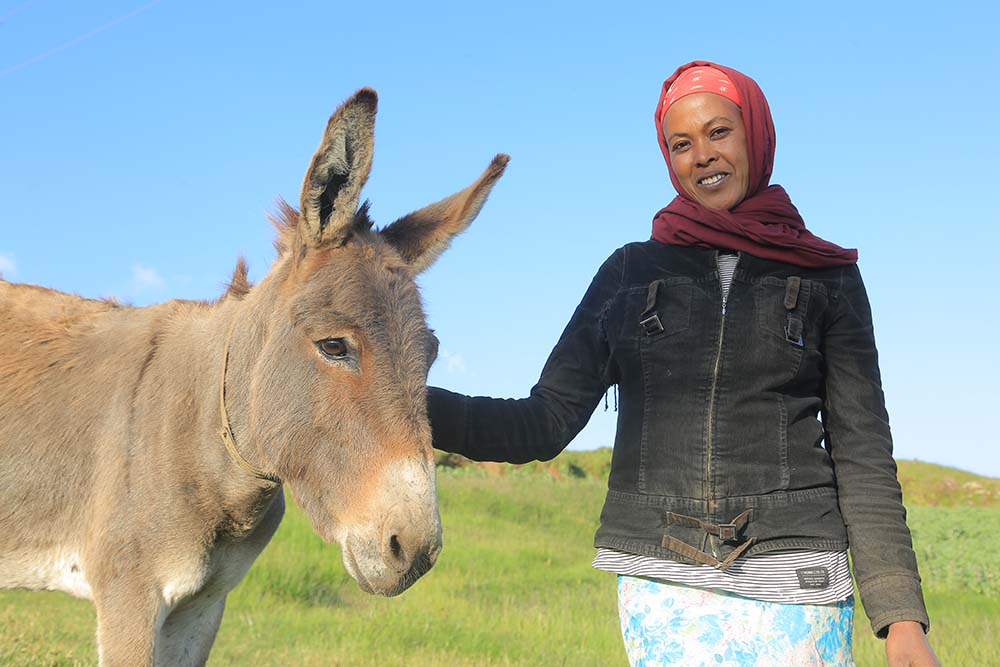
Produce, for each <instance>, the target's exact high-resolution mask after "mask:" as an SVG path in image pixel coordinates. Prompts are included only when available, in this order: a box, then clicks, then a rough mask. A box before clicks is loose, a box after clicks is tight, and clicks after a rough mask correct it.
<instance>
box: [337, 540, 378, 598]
mask: <svg viewBox="0 0 1000 667" xmlns="http://www.w3.org/2000/svg"><path fill="white" fill-rule="evenodd" d="M343 550H344V567H345V568H347V574H349V575H351V577H352V578H353V579H354V581H356V582H358V588H360V589H361V590H363V591H364V592H365V593H368V594H369V595H375V592H376V591H375V589H374V588H372V585H371V584H369V583H368V580H367V579H365V575H363V574H362V573H361V568H360V567H358V560H357V559H356V558H355V557H354V552H353V551H351V547H349V546H346V545H345V546H344V548H343Z"/></svg>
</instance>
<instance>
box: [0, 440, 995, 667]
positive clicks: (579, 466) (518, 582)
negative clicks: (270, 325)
mask: <svg viewBox="0 0 1000 667" xmlns="http://www.w3.org/2000/svg"><path fill="white" fill-rule="evenodd" d="M443 458H444V457H443ZM440 463H441V467H440V468H439V471H440V474H439V500H440V508H441V517H442V522H443V524H444V534H445V548H444V551H443V552H442V555H441V557H440V559H439V561H438V564H437V565H436V566H435V567H434V569H433V570H431V572H430V573H428V574H427V575H426V576H425V577H424V578H423V579H422V580H421V581H419V582H417V584H416V585H415V586H414V587H413V588H412V589H410V590H409V591H407V592H406V593H404V594H403V595H402V596H400V597H398V598H393V599H385V598H375V597H371V596H368V595H365V594H364V593H362V592H360V591H359V590H358V588H357V585H356V584H355V583H354V582H353V581H352V580H351V579H350V577H349V576H348V575H347V574H346V573H345V572H344V569H343V567H342V566H341V564H340V552H339V549H337V548H336V547H335V546H331V545H327V544H323V543H322V542H321V541H320V539H319V538H318V537H316V535H314V534H313V532H312V530H311V529H310V527H309V525H308V522H307V520H306V518H305V517H304V515H303V514H302V512H301V511H299V510H298V509H297V508H295V507H294V506H290V508H289V512H288V515H287V516H286V519H285V521H284V523H283V524H282V526H281V528H280V530H279V531H278V534H277V536H276V537H275V539H274V541H273V542H272V543H271V545H270V546H269V547H268V548H267V549H266V550H265V551H264V553H263V555H262V556H261V558H260V559H259V560H258V561H257V563H256V564H255V565H254V566H253V568H252V569H251V571H250V574H249V575H248V577H247V578H246V580H245V581H244V582H243V583H242V584H241V585H240V586H239V587H238V588H237V589H236V590H235V591H234V592H233V593H232V594H230V596H229V602H228V605H227V611H226V616H225V619H224V621H223V625H222V629H221V631H220V634H219V638H218V641H217V642H216V646H215V649H214V650H213V653H212V659H211V660H210V663H209V664H210V665H248V664H253V665H261V666H267V665H275V666H277V665H282V666H284V665H297V666H298V665H302V666H306V667H309V666H313V665H315V666H319V665H324V666H328V665H334V666H342V667H348V666H349V667H375V666H376V665H378V666H379V667H393V666H397V665H398V666H404V665H405V666H406V667H430V666H432V665H433V666H434V667H442V666H447V667H500V666H503V667H510V666H515V667H558V666H560V665H572V666H573V667H589V666H594V667H614V666H623V665H625V664H626V660H625V656H624V651H623V649H622V647H621V639H620V635H619V631H618V619H617V612H616V600H615V587H614V578H613V577H612V576H611V575H608V574H606V573H602V572H597V571H595V570H593V569H592V568H591V567H590V560H591V558H592V556H593V548H592V546H591V545H592V538H593V533H594V530H595V529H596V527H597V520H598V515H599V513H600V508H601V503H602V501H603V498H604V492H605V481H604V478H605V476H606V474H607V468H606V467H607V465H608V463H609V458H608V452H607V450H604V451H598V452H568V453H566V454H565V455H563V456H561V457H559V458H558V459H556V461H553V462H550V463H545V464H533V465H530V466H519V467H509V466H496V465H492V466H491V465H487V466H481V465H471V464H467V463H463V462H462V461H461V460H457V459H455V460H451V461H449V460H442V461H441V462H440ZM900 470H901V476H903V478H904V480H906V479H907V477H906V475H907V474H910V473H912V474H911V475H910V477H909V481H904V486H905V488H906V491H905V493H906V494H907V499H908V502H909V501H911V500H912V499H914V498H930V499H934V501H935V503H936V505H934V506H929V505H917V504H914V503H913V502H909V504H910V508H909V509H910V524H911V527H912V529H913V536H914V544H915V548H916V550H917V554H918V558H919V561H920V567H921V573H922V575H923V578H924V581H925V584H926V597H927V604H928V607H929V609H930V612H931V616H932V619H933V623H934V628H933V630H932V633H931V640H932V642H933V644H934V646H935V648H936V649H937V651H938V654H939V656H940V657H941V658H942V661H943V663H944V664H946V665H949V667H964V666H966V665H968V666H969V667H972V666H975V667H980V666H981V665H991V664H1000V648H998V647H997V646H996V645H994V644H993V643H992V642H990V641H981V640H980V641H977V640H973V639H972V638H978V637H990V636H997V635H998V634H1000V565H998V564H997V561H996V556H995V554H996V553H998V551H1000V510H998V509H997V506H996V499H995V498H996V496H995V492H996V485H995V483H996V482H997V481H998V480H989V479H987V478H977V477H975V476H972V477H968V476H967V473H961V472H959V471H950V470H948V469H942V468H940V467H939V466H929V467H928V466H927V464H918V463H917V464H909V463H906V462H903V463H901V465H900ZM948 480H951V481H948ZM969 482H974V483H975V484H978V485H981V486H982V488H986V489H988V490H989V493H990V494H993V495H992V496H990V497H992V498H993V500H992V501H990V502H992V503H993V504H986V502H985V501H984V500H983V498H984V497H986V496H988V495H989V494H984V493H980V492H979V490H978V488H977V487H968V486H966V485H967V484H968V483H969ZM925 487H926V488H925ZM970 504H971V505H972V506H970ZM93 636H94V615H93V611H92V608H91V606H90V604H89V603H88V602H84V601H81V600H75V599H72V598H70V597H68V596H66V595H63V594H60V593H29V592H24V591H2V592H0V665H4V666H6V665H10V666H18V667H21V666H28V665H42V666H45V667H77V666H84V665H86V666H88V667H91V666H94V665H96V664H97V658H96V651H95V649H94V645H93ZM882 650H883V649H882V645H881V642H879V641H878V640H875V639H874V638H873V637H872V636H871V633H870V632H869V631H868V629H867V623H866V622H865V619H864V616H863V614H862V613H861V612H860V610H859V615H858V623H857V626H856V636H855V656H856V660H857V664H858V665H859V667H870V666H873V665H883V664H885V663H884V657H882Z"/></svg>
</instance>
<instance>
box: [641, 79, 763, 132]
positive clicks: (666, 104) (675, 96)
mask: <svg viewBox="0 0 1000 667" xmlns="http://www.w3.org/2000/svg"><path fill="white" fill-rule="evenodd" d="M694 93H715V94H716V95H722V96H723V97H725V98H726V99H728V100H729V101H730V102H732V103H733V104H735V105H736V106H738V107H742V106H743V103H742V102H741V101H740V93H739V91H738V90H736V85H735V84H734V83H733V82H732V80H731V79H730V78H729V76H728V75H727V74H726V73H725V72H723V71H722V70H719V69H716V68H714V67H711V66H708V65H705V66H701V67H692V68H691V69H686V70H684V72H682V73H681V75H680V76H678V77H677V79H676V80H675V81H674V82H673V83H672V84H670V87H669V88H668V89H666V90H664V91H663V98H662V99H661V100H660V109H661V115H660V119H659V120H660V125H661V126H662V125H663V118H664V117H665V116H666V115H667V109H669V108H670V105H672V104H673V103H674V102H676V101H677V100H679V99H681V98H682V97H686V96H688V95H693V94H694Z"/></svg>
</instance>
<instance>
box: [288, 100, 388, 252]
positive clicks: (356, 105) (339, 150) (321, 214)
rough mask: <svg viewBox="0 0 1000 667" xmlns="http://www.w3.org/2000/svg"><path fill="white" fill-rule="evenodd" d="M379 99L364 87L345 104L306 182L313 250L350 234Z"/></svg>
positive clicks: (305, 219) (306, 219) (306, 221)
mask: <svg viewBox="0 0 1000 667" xmlns="http://www.w3.org/2000/svg"><path fill="white" fill-rule="evenodd" d="M377 106H378V95H376V94H375V91H374V90H372V89H371V88H362V89H361V90H359V91H358V92H356V93H354V95H353V96H352V97H351V98H350V99H349V100H347V101H346V102H344V103H343V104H341V105H340V108H338V109H337V110H336V111H335V112H334V114H333V115H332V116H330V120H329V122H327V124H326V131H325V132H323V140H322V141H321V142H320V144H319V148H318V149H317V150H316V154H315V155H314V156H313V159H312V162H311V163H310V164H309V171H307V172H306V177H305V180H304V181H303V183H302V218H301V220H302V223H303V228H302V232H303V238H304V239H305V241H306V243H307V244H308V245H310V246H313V247H319V246H326V245H334V246H336V245H340V244H342V243H343V242H344V241H345V240H346V239H347V236H348V234H349V233H350V229H351V221H352V220H353V218H354V213H355V211H356V210H357V207H358V198H359V197H360V195H361V188H362V187H363V186H364V184H365V181H367V180H368V172H369V171H371V166H372V146H373V144H374V132H375V111H376V108H377Z"/></svg>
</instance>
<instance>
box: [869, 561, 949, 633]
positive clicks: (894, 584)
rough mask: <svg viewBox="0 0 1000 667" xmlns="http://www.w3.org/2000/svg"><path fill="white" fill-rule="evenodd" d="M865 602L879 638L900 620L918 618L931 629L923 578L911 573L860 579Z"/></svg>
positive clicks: (873, 629) (927, 628)
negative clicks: (921, 582)
mask: <svg viewBox="0 0 1000 667" xmlns="http://www.w3.org/2000/svg"><path fill="white" fill-rule="evenodd" d="M858 588H859V589H860V592H861V601H862V603H863V604H864V606H865V612H866V613H867V614H868V619H869V620H870V621H871V625H872V631H873V632H874V633H875V636H876V637H879V638H881V639H884V638H885V637H886V635H888V634H889V626H890V625H891V624H893V623H896V622H898V621H917V622H918V623H920V624H921V625H922V626H924V632H927V631H928V630H930V626H931V621H930V618H929V617H928V615H927V608H926V607H925V606H924V596H923V593H922V591H921V588H920V579H919V578H918V577H915V576H913V575H911V574H890V575H882V576H878V577H874V578H872V579H870V580H868V581H866V582H864V583H862V582H858Z"/></svg>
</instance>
